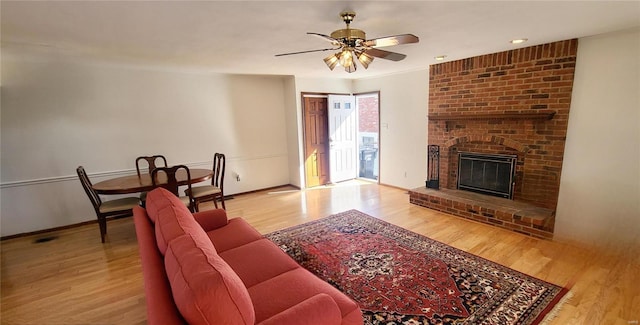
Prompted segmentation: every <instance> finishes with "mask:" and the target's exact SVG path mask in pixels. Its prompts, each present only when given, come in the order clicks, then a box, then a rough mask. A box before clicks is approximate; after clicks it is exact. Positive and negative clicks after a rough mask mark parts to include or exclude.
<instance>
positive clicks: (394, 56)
mask: <svg viewBox="0 0 640 325" xmlns="http://www.w3.org/2000/svg"><path fill="white" fill-rule="evenodd" d="M364 53H367V54H369V55H371V56H374V57H376V58H381V59H385V60H391V61H401V60H404V58H406V57H407V56H406V55H404V54H400V53H396V52H389V51H385V50H378V49H368V50H366V51H364Z"/></svg>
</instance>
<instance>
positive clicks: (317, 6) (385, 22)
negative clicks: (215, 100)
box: [0, 0, 640, 78]
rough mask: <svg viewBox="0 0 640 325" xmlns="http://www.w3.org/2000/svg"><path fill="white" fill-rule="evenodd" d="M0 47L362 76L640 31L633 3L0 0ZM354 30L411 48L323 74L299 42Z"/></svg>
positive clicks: (226, 68)
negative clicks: (347, 13)
mask: <svg viewBox="0 0 640 325" xmlns="http://www.w3.org/2000/svg"><path fill="white" fill-rule="evenodd" d="M0 6H1V8H0V10H1V15H2V17H1V18H2V22H1V23H2V25H1V28H2V35H1V36H2V38H1V40H2V45H3V47H4V48H9V47H16V46H17V47H31V48H40V49H45V50H47V51H54V52H62V53H66V54H73V55H76V56H78V55H79V56H86V57H89V58H96V59H107V60H115V61H119V62H123V63H127V64H145V65H147V64H149V65H153V66H163V67H171V68H179V69H195V70H202V71H208V72H221V73H237V74H273V75H297V76H301V77H331V78H363V77H372V76H379V75H385V74H390V73H396V72H402V71H411V70H417V69H426V68H428V66H429V65H430V64H434V63H437V62H436V61H435V60H434V57H435V56H438V55H447V59H446V60H456V59H462V58H467V57H472V56H476V55H480V54H487V53H494V52H499V51H504V50H508V49H511V48H514V47H515V46H514V45H511V44H510V43H509V40H511V39H514V38H528V39H529V41H528V42H527V43H524V44H523V45H519V46H520V47H525V46H532V45H537V44H543V43H548V42H553V41H559V40H565V39H570V38H579V37H585V36H591V35H596V34H601V33H607V32H612V31H616V30H622V29H627V28H632V27H636V26H640V1H509V2H506V1H250V2H248V1H149V2H146V1H145V2H141V1H85V2H79V1H43V2H23V1H5V0H2V2H1V3H0ZM346 9H350V10H354V11H355V12H356V14H357V15H356V18H355V20H354V22H353V23H352V24H351V27H352V28H358V29H362V30H364V31H365V32H366V33H367V38H377V37H382V36H389V35H396V34H404V33H412V34H415V35H417V36H418V37H419V38H420V43H418V44H407V45H399V46H394V47H388V48H385V49H386V50H391V51H396V52H399V53H404V54H407V56H408V57H407V58H406V59H405V60H403V61H400V62H391V61H386V60H383V59H376V60H375V61H374V62H373V63H372V64H371V65H370V66H369V69H368V70H365V69H364V68H362V67H361V66H359V67H358V68H359V69H358V71H356V72H355V73H352V74H348V73H346V72H345V71H344V70H341V69H340V68H339V67H337V68H336V69H335V70H334V71H330V70H329V69H327V67H326V66H325V64H324V62H323V61H322V59H323V58H324V57H325V56H327V55H328V54H329V52H318V53H308V54H300V55H295V56H285V57H275V56H274V55H275V54H278V53H285V52H293V51H303V50H312V49H320V48H326V47H330V46H327V45H330V44H329V43H328V42H326V41H324V40H322V39H320V38H317V37H313V36H310V35H306V32H317V33H323V34H330V33H331V32H332V31H334V30H336V29H340V28H344V23H343V22H342V21H341V20H340V18H339V16H338V14H339V13H340V12H341V11H343V10H346Z"/></svg>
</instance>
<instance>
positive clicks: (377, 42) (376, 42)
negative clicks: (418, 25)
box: [363, 34, 420, 47]
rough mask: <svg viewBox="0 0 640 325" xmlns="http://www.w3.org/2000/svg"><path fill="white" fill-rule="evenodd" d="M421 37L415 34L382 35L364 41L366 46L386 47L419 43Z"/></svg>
mask: <svg viewBox="0 0 640 325" xmlns="http://www.w3.org/2000/svg"><path fill="white" fill-rule="evenodd" d="M419 41H420V39H419V38H418V36H416V35H413V34H402V35H395V36H387V37H380V38H374V39H370V40H367V41H365V42H364V43H363V45H364V46H366V47H384V46H392V45H400V44H410V43H418V42H419Z"/></svg>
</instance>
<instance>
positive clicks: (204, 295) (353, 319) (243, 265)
mask: <svg viewBox="0 0 640 325" xmlns="http://www.w3.org/2000/svg"><path fill="white" fill-rule="evenodd" d="M133 218H134V222H135V227H136V234H137V236H138V244H139V248H140V259H141V261H142V271H143V276H144V284H145V294H146V302H147V317H148V323H149V324H150V325H154V324H163V325H169V324H264V325H270V324H318V325H330V324H343V325H346V324H362V323H363V320H362V312H361V310H360V308H359V307H358V305H357V304H356V303H355V302H354V301H353V300H351V299H350V298H349V297H347V296H345V295H344V294H343V293H341V292H340V291H339V290H337V289H335V288H334V287H332V286H331V285H329V284H328V283H326V282H324V281H322V280H320V279H319V278H317V277H316V276H315V275H313V274H312V273H310V272H309V271H307V270H305V269H304V268H302V267H301V266H300V265H298V264H297V263H296V262H295V261H294V260H293V259H291V257H289V256H288V255H287V254H286V253H284V252H283V251H282V250H281V249H280V248H279V247H278V246H276V245H275V244H274V243H273V242H271V241H269V240H268V239H266V238H263V236H262V235H260V233H258V231H256V230H255V229H254V228H253V227H251V226H250V225H249V224H248V223H247V222H246V221H244V220H243V219H241V218H233V219H227V215H226V213H225V211H224V210H209V211H203V212H198V213H194V214H191V212H189V210H187V208H186V207H185V205H184V204H183V203H182V202H181V201H180V200H179V199H178V198H177V197H176V196H174V195H173V194H171V192H169V191H167V190H165V189H162V188H158V189H155V190H153V191H151V192H149V193H148V194H147V200H146V210H145V209H143V208H142V207H136V208H134V210H133Z"/></svg>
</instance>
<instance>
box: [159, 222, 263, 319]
mask: <svg viewBox="0 0 640 325" xmlns="http://www.w3.org/2000/svg"><path fill="white" fill-rule="evenodd" d="M165 268H166V270H167V277H168V278H169V283H170V284H171V291H172V293H173V298H174V301H175V303H176V306H178V310H180V313H181V314H182V317H183V318H184V319H185V320H186V321H187V322H188V323H189V324H192V325H193V324H254V323H255V314H254V309H253V305H252V302H251V298H250V296H249V293H248V292H247V288H246V287H245V286H244V284H243V283H242V280H240V278H239V277H238V276H237V275H236V273H235V272H233V270H232V269H231V267H229V265H228V264H227V263H226V262H225V261H224V260H223V259H222V258H221V257H220V256H218V254H216V252H215V250H214V248H213V245H212V244H211V242H210V241H209V240H208V238H207V237H206V236H205V237H204V238H203V237H193V236H191V234H186V235H183V236H180V237H178V238H175V239H174V240H172V241H171V242H169V245H168V247H167V251H166V254H165Z"/></svg>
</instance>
